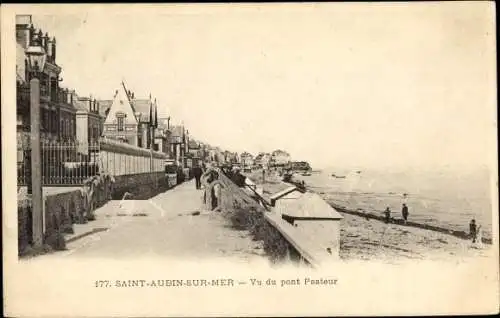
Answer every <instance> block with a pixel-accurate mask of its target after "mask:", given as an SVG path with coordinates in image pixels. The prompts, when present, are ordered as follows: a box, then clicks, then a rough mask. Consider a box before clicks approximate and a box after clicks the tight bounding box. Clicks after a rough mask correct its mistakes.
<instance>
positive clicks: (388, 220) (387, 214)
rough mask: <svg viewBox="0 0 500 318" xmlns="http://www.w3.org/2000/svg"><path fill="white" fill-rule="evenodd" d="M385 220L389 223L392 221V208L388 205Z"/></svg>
mask: <svg viewBox="0 0 500 318" xmlns="http://www.w3.org/2000/svg"><path fill="white" fill-rule="evenodd" d="M384 220H385V223H389V222H390V221H391V209H390V208H389V207H387V208H386V209H385V211H384Z"/></svg>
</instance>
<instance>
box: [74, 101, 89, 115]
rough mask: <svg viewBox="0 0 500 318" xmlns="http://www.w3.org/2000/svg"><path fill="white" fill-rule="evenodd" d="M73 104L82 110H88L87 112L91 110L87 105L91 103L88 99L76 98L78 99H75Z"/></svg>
mask: <svg viewBox="0 0 500 318" xmlns="http://www.w3.org/2000/svg"><path fill="white" fill-rule="evenodd" d="M73 104H74V106H75V108H76V110H81V111H86V112H87V111H88V110H89V109H88V107H87V106H88V105H89V103H88V100H80V99H76V101H75V100H74V101H73Z"/></svg>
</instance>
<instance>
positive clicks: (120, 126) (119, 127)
mask: <svg viewBox="0 0 500 318" xmlns="http://www.w3.org/2000/svg"><path fill="white" fill-rule="evenodd" d="M123 119H124V118H123V117H118V131H123Z"/></svg>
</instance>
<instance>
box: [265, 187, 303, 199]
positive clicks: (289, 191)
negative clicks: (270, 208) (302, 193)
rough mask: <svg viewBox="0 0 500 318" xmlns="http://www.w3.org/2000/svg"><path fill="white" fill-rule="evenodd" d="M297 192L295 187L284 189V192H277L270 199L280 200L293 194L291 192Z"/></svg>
mask: <svg viewBox="0 0 500 318" xmlns="http://www.w3.org/2000/svg"><path fill="white" fill-rule="evenodd" d="M295 190H297V187H295V186H292V187H288V188H286V189H284V190H282V191H280V192H277V193H275V194H273V195H271V197H270V199H271V200H278V199H279V198H282V197H284V196H285V195H287V194H289V193H291V192H293V191H295Z"/></svg>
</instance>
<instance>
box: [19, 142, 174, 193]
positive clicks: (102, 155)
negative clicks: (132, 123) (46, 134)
mask: <svg viewBox="0 0 500 318" xmlns="http://www.w3.org/2000/svg"><path fill="white" fill-rule="evenodd" d="M40 149H41V167H40V169H41V172H42V185H43V186H79V185H82V184H83V183H84V181H85V180H86V179H88V178H89V177H92V176H95V175H97V174H99V173H109V174H111V175H113V176H120V175H130V174H142V173H155V172H162V171H163V170H164V161H165V159H166V158H167V156H166V154H164V153H160V152H156V151H151V150H149V149H144V148H139V147H136V146H132V145H128V144H125V143H122V142H118V141H114V140H109V139H105V138H101V139H99V140H96V141H93V142H89V143H81V142H76V141H68V142H59V141H42V142H41V148H40ZM30 154H31V150H30V145H29V140H28V139H27V138H24V139H22V140H20V139H19V140H18V146H17V158H18V160H17V185H18V186H26V185H27V182H28V180H29V178H31V169H30V162H31V160H30Z"/></svg>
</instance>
